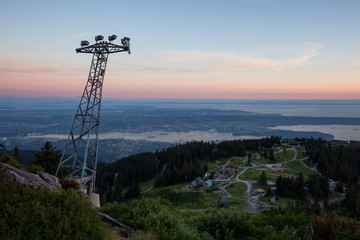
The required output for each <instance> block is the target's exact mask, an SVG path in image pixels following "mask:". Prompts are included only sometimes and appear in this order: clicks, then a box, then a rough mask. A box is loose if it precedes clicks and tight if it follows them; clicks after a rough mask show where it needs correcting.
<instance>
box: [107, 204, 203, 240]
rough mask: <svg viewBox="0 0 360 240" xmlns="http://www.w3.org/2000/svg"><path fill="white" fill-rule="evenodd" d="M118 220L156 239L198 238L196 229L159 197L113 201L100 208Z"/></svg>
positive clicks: (142, 234)
mask: <svg viewBox="0 0 360 240" xmlns="http://www.w3.org/2000/svg"><path fill="white" fill-rule="evenodd" d="M101 211H102V212H104V213H106V214H109V215H110V216H112V217H114V218H116V219H117V220H118V221H120V222H122V223H125V224H127V225H129V226H131V227H133V228H135V229H137V230H143V231H145V232H146V233H144V232H142V233H141V234H140V232H138V234H139V235H141V236H142V237H143V238H144V236H149V235H151V236H156V238H158V239H164V240H165V239H166V240H167V239H174V240H175V239H194V240H195V239H200V236H199V234H198V233H197V231H196V229H195V228H193V227H192V226H191V225H188V224H186V223H185V221H184V219H183V218H182V217H181V214H180V212H179V210H178V209H176V208H175V207H174V206H173V205H172V204H171V203H170V202H169V201H167V200H163V199H160V198H143V199H139V200H134V201H133V202H132V203H131V204H130V205H126V204H124V203H114V204H110V205H108V207H105V208H102V209H101Z"/></svg>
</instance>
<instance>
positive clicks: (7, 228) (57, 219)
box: [0, 180, 104, 240]
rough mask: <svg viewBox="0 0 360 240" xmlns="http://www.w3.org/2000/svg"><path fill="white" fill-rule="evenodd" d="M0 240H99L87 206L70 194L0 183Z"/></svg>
mask: <svg viewBox="0 0 360 240" xmlns="http://www.w3.org/2000/svg"><path fill="white" fill-rule="evenodd" d="M0 193H1V194H0V212H1V214H0V236H1V238H2V239H51V240H53V239H102V238H103V235H104V227H103V226H101V225H100V220H99V218H98V217H97V216H96V214H95V213H94V211H93V210H92V207H91V203H90V202H89V201H88V200H87V199H86V198H85V197H83V196H80V195H78V194H76V193H74V192H73V191H66V192H65V191H60V192H51V191H48V190H44V189H32V188H30V187H25V186H21V185H20V184H17V183H14V182H7V181H6V180H3V181H1V182H0Z"/></svg>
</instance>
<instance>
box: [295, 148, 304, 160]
mask: <svg viewBox="0 0 360 240" xmlns="http://www.w3.org/2000/svg"><path fill="white" fill-rule="evenodd" d="M296 151H297V156H296V159H301V158H305V157H306V156H305V154H304V151H305V149H304V148H303V147H297V148H296Z"/></svg>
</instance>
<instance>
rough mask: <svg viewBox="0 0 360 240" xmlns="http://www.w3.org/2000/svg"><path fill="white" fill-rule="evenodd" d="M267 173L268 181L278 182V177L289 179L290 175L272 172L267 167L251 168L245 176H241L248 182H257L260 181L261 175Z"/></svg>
mask: <svg viewBox="0 0 360 240" xmlns="http://www.w3.org/2000/svg"><path fill="white" fill-rule="evenodd" d="M263 171H265V174H266V179H267V180H268V181H276V179H277V177H278V176H280V175H281V176H285V177H288V174H286V173H285V174H284V173H281V172H278V171H275V170H272V169H270V168H267V167H260V168H249V169H248V170H246V172H245V173H244V174H242V175H241V176H240V179H241V180H247V181H256V180H258V179H260V174H261V173H262V172H263Z"/></svg>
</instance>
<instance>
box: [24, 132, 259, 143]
mask: <svg viewBox="0 0 360 240" xmlns="http://www.w3.org/2000/svg"><path fill="white" fill-rule="evenodd" d="M27 137H28V138H44V139H62V140H64V139H67V138H68V136H67V135H61V134H28V135H27ZM257 138H262V137H254V136H247V135H244V136H233V135H232V133H226V132H225V133H224V132H216V131H189V132H161V131H151V132H142V133H130V132H109V133H102V134H99V139H126V140H147V141H152V142H169V143H185V142H188V141H222V140H233V139H257Z"/></svg>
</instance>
